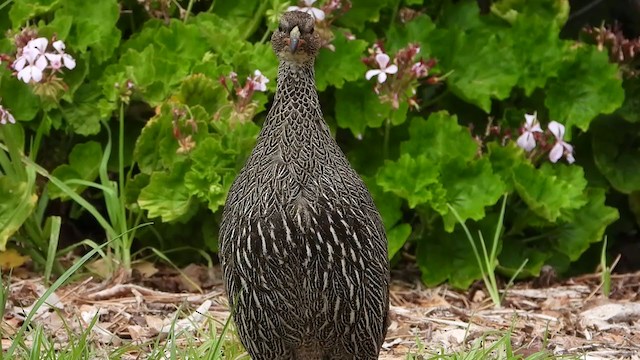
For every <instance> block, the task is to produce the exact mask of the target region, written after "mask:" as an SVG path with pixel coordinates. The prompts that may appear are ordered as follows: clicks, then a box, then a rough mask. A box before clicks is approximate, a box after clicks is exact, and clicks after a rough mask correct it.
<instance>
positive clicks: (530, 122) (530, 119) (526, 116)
mask: <svg viewBox="0 0 640 360" xmlns="http://www.w3.org/2000/svg"><path fill="white" fill-rule="evenodd" d="M537 115H538V114H537V113H535V112H534V113H533V114H524V121H525V122H526V123H527V125H528V128H529V129H530V128H531V126H532V125H533V123H534V122H536V117H537Z"/></svg>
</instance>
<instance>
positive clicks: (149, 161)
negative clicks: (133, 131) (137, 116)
mask: <svg viewBox="0 0 640 360" xmlns="http://www.w3.org/2000/svg"><path fill="white" fill-rule="evenodd" d="M170 111H171V110H170V109H166V108H162V110H161V113H160V114H158V115H156V116H154V117H152V118H151V119H149V121H147V123H146V124H145V126H144V128H142V132H141V133H140V136H138V139H137V140H136V146H135V148H134V150H133V158H134V160H135V161H136V162H137V163H138V167H139V168H140V171H141V172H143V173H145V174H149V175H151V173H152V172H153V171H156V170H162V169H167V168H170V167H171V165H172V164H173V163H174V162H175V159H176V158H177V155H176V150H178V144H177V142H176V140H175V139H174V138H173V137H172V136H171V134H173V127H172V125H171V120H172V119H171V116H170V115H168V113H169V112H170Z"/></svg>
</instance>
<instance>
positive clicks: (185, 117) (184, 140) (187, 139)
mask: <svg viewBox="0 0 640 360" xmlns="http://www.w3.org/2000/svg"><path fill="white" fill-rule="evenodd" d="M188 110H189V108H186V110H185V109H184V108H181V107H180V106H175V107H174V108H173V110H172V115H173V120H172V122H171V124H172V126H173V137H174V138H175V139H176V140H177V141H178V149H177V150H176V153H178V154H180V155H184V154H188V153H189V152H191V150H193V149H194V148H195V147H196V142H195V140H194V139H193V134H195V133H197V132H198V124H197V123H196V121H195V120H194V119H193V116H191V114H190V113H189V112H188ZM185 125H186V126H185ZM183 128H184V130H183ZM187 131H188V132H190V134H187Z"/></svg>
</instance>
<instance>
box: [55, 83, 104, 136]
mask: <svg viewBox="0 0 640 360" xmlns="http://www.w3.org/2000/svg"><path fill="white" fill-rule="evenodd" d="M79 90H80V91H77V92H76V94H75V96H74V102H73V103H64V105H62V106H61V107H60V111H61V112H62V117H63V118H64V120H65V121H66V122H67V124H68V125H69V128H70V129H71V130H72V131H73V132H74V133H76V134H79V135H84V136H88V135H95V134H97V133H99V132H100V120H101V118H102V114H101V113H100V112H99V111H96V102H97V101H98V98H99V97H100V92H99V91H98V88H97V87H96V86H94V85H93V84H84V85H82V86H80V88H79Z"/></svg>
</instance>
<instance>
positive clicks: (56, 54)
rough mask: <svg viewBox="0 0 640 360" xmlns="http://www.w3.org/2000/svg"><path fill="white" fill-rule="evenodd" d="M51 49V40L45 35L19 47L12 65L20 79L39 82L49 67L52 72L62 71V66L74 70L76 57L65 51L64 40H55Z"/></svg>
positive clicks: (27, 81) (26, 81)
mask: <svg viewBox="0 0 640 360" xmlns="http://www.w3.org/2000/svg"><path fill="white" fill-rule="evenodd" d="M51 46H52V47H53V49H49V40H48V39H47V38H44V37H39V38H34V39H31V40H29V41H28V42H27V43H26V45H24V46H23V47H20V48H19V49H18V53H17V56H16V59H15V61H14V62H13V64H12V65H11V67H13V69H14V70H15V71H16V72H17V73H16V76H17V77H18V79H20V80H22V81H24V82H25V83H27V84H29V83H31V82H34V83H39V82H40V81H42V79H43V77H44V76H45V73H44V72H45V71H46V70H47V69H50V70H51V74H52V75H53V74H55V73H57V72H62V68H63V67H64V68H67V69H69V70H72V69H74V68H75V67H76V61H75V59H74V58H73V57H72V56H71V55H69V54H67V53H66V52H65V48H66V46H65V44H64V42H62V40H56V41H54V42H53V43H52V44H51Z"/></svg>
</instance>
